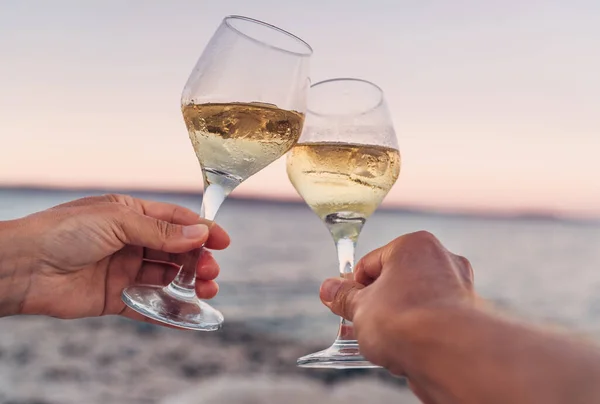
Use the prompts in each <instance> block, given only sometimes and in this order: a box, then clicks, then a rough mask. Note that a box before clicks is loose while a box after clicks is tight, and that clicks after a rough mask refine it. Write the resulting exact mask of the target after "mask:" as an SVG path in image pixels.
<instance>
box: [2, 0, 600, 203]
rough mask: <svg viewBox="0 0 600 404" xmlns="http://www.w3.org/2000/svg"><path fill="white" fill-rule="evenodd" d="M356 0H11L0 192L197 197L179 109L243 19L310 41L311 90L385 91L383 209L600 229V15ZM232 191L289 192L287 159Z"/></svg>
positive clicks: (597, 10)
mask: <svg viewBox="0 0 600 404" xmlns="http://www.w3.org/2000/svg"><path fill="white" fill-rule="evenodd" d="M249 3H252V4H251V5H250V4H249ZM356 3H357V4H356V5H353V4H354V3H353V2H352V1H328V2H320V1H316V0H310V1H309V0H304V1H290V2H289V3H285V4H283V2H272V1H266V0H257V1H253V2H245V1H241V0H240V1H220V2H208V1H170V2H145V1H142V0H137V1H130V2H117V1H96V0H94V1H88V2H85V3H80V2H75V1H64V0H61V1H59V0H57V1H55V2H42V1H37V2H36V1H22V2H16V1H15V2H2V3H0V55H2V56H1V63H0V140H2V147H0V184H8V185H10V184H29V185H59V186H103V187H121V188H127V187H136V188H160V189H176V190H181V189H183V190H200V189H201V173H200V170H199V167H198V164H197V162H196V160H195V157H194V153H193V150H192V148H191V146H190V144H189V140H188V138H187V134H186V130H185V127H184V124H183V121H182V119H181V115H180V112H179V104H178V103H179V97H180V93H181V90H182V86H183V84H184V83H185V81H186V79H187V76H188V74H189V72H190V70H191V68H192V67H193V65H194V63H195V61H196V59H197V57H198V56H199V54H200V53H201V51H202V48H203V47H204V45H205V44H206V42H207V41H208V39H209V38H210V35H211V34H212V32H213V30H214V29H215V27H216V26H217V25H218V23H219V21H220V19H221V18H222V17H223V16H224V15H227V14H232V13H235V14H243V15H248V16H251V17H255V18H260V19H264V20H266V21H268V22H271V23H275V24H277V25H279V26H281V27H282V28H285V29H288V30H291V31H293V32H294V33H296V34H297V35H299V36H301V37H302V38H304V39H305V40H307V41H308V42H309V43H311V45H312V46H313V47H314V49H315V54H314V57H313V60H312V79H313V82H316V81H319V80H323V79H326V78H331V77H336V76H337V77H339V76H355V77H361V78H365V79H368V80H372V81H374V82H376V83H377V84H379V85H380V86H381V87H382V88H383V89H384V91H385V92H386V96H387V99H388V103H389V105H390V109H391V111H392V114H393V119H394V122H395V126H396V130H397V133H398V138H399V143H400V149H401V153H402V156H403V167H402V173H401V175H400V179H399V180H398V183H397V184H396V186H395V187H394V189H393V190H392V191H391V193H390V195H389V196H388V198H387V200H386V203H388V204H411V205H419V206H431V207H435V208H442V209H444V208H451V209H454V208H458V209H493V210H513V209H527V210H536V209H540V210H544V211H556V212H564V213H568V214H575V215H579V214H582V215H600V180H599V179H598V177H599V176H600V159H599V158H597V156H598V155H599V154H600V74H598V72H599V71H600V55H599V53H598V51H597V50H598V49H599V47H600V5H599V4H600V3H598V2H593V1H588V2H586V1H579V2H572V3H571V4H567V2H558V1H544V2H542V1H530V2H526V3H527V4H526V5H523V4H521V3H524V2H519V1H491V0H490V1H487V2H481V1H475V0H473V1H456V2H445V1H437V2H435V1H433V2H413V1H397V2H391V1H384V0H380V1H377V0H372V1H369V2H366V3H365V2H361V4H360V5H359V4H358V2H356ZM559 3H562V4H559ZM325 22H327V23H325ZM236 192H237V193H238V194H240V195H253V196H265V197H272V196H275V197H293V196H295V191H294V190H293V188H292V187H291V185H290V184H289V183H288V180H287V177H286V174H285V168H284V164H283V162H282V161H279V162H278V163H276V164H274V165H273V166H271V167H269V168H268V169H266V170H264V171H263V172H261V173H259V174H257V175H256V176H255V177H254V178H252V179H250V180H249V181H247V183H245V184H243V185H242V186H241V187H240V188H239V190H237V191H236Z"/></svg>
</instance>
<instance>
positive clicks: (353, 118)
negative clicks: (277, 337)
mask: <svg viewBox="0 0 600 404" xmlns="http://www.w3.org/2000/svg"><path fill="white" fill-rule="evenodd" d="M287 173H288V177H289V179H290V181H291V182H292V184H293V185H294V188H296V191H298V193H299V194H300V196H301V197H302V198H303V199H304V201H305V202H306V203H307V204H308V206H310V208H311V209H312V210H313V211H314V212H315V213H316V214H317V215H318V216H319V217H320V218H321V220H322V221H323V222H324V223H325V225H326V226H327V228H328V229H329V232H330V233H331V236H332V237H333V240H334V242H335V245H336V247H337V253H338V259H339V273H340V276H341V277H343V278H346V279H353V267H354V249H355V246H356V241H357V239H358V236H359V234H360V231H361V229H362V227H363V225H364V224H365V221H366V220H367V218H368V217H369V216H370V215H371V214H372V213H373V212H374V211H375V210H376V209H377V208H378V206H379V205H380V204H381V202H382V200H383V198H384V197H385V196H386V195H387V193H388V192H389V190H390V189H391V188H392V186H393V185H394V183H395V182H396V179H397V178H398V175H399V173H400V153H399V151H398V142H397V139H396V134H395V131H394V128H393V124H392V121H391V118H390V115H389V111H388V108H387V104H386V101H385V98H384V95H383V92H382V91H381V89H380V88H379V87H377V86H376V85H375V84H373V83H370V82H368V81H365V80H360V79H346V78H340V79H332V80H326V81H322V82H319V83H316V84H314V85H313V86H312V87H311V89H310V91H309V97H308V110H307V113H306V122H305V125H304V130H303V132H302V136H301V137H300V140H299V142H298V143H297V144H296V145H295V146H294V147H293V148H292V150H291V151H290V152H289V153H288V157H287ZM298 365H299V366H302V367H314V368H346V369H348V368H372V367H377V366H375V365H373V364H372V363H370V362H369V361H367V360H365V359H364V357H362V356H361V354H360V351H359V347H358V343H357V341H356V339H355V337H354V331H353V327H352V324H351V323H350V322H349V321H346V320H345V319H341V322H340V327H339V331H338V335H337V338H336V340H335V342H334V343H333V345H332V346H331V347H329V348H327V349H325V350H323V351H320V352H317V353H313V354H311V355H307V356H304V357H302V358H300V359H298Z"/></svg>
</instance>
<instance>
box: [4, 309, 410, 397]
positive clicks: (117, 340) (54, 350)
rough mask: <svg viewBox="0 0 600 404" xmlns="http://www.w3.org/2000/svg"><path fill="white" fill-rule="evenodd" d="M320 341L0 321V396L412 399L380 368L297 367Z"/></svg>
mask: <svg viewBox="0 0 600 404" xmlns="http://www.w3.org/2000/svg"><path fill="white" fill-rule="evenodd" d="M319 348H323V347H322V346H309V345H303V344H299V343H297V342H294V341H289V340H284V339H281V338H273V337H270V336H268V335H261V334H260V333H256V332H253V331H250V330H249V329H248V328H247V327H245V326H244V325H243V324H240V323H231V322H230V323H226V326H225V327H224V328H223V330H221V331H219V332H217V333H198V332H190V331H178V330H172V329H166V328H163V327H156V326H150V325H147V324H141V323H135V322H132V321H128V320H125V319H121V318H116V317H113V318H99V319H85V320H77V321H61V320H55V319H49V318H38V317H27V318H26V317H14V318H6V319H0V403H6V404H9V403H10V404H17V403H18V404H26V403H27V404H59V403H60V404H62V403H65V404H70V403H86V404H96V403H159V402H161V403H162V402H164V403H168V404H175V403H179V404H196V403H198V404H202V403H208V402H210V403H217V402H219V403H227V404H237V403H240V404H242V403H243V404H245V403H249V404H250V403H271V402H273V403H275V402H281V399H276V397H281V396H287V397H291V396H293V397H296V398H297V399H298V400H300V401H297V402H299V403H300V402H310V400H312V399H311V398H310V397H315V394H316V396H318V397H320V398H319V400H320V403H337V402H339V400H345V402H347V398H348V397H347V396H348V395H350V396H353V397H354V396H357V395H361V394H362V395H364V394H369V397H371V400H370V401H368V402H369V403H378V402H382V403H383V402H388V400H389V399H390V398H391V397H394V402H395V403H398V404H403V403H416V402H417V401H416V400H415V399H414V398H413V397H412V395H411V394H410V393H409V392H408V391H407V389H406V388H405V387H404V386H403V380H401V379H396V378H393V377H391V376H389V375H388V374H387V373H386V372H384V371H381V370H375V371H372V370H371V371H367V370H365V371H362V370H359V371H335V370H331V371H325V370H314V369H313V370H309V369H299V368H297V367H296V366H295V361H296V358H297V357H299V356H301V355H304V354H306V353H309V352H313V351H315V350H317V349H319ZM348 383H349V384H348ZM304 396H306V397H305V398H302V397H304ZM209 397H213V398H212V399H211V400H208V398H209ZM216 397H219V399H218V400H217V398H216ZM252 397H254V398H252ZM377 397H379V398H377ZM313 399H314V398H313ZM206 400H208V401H206ZM304 400H305V401H304ZM379 400H383V401H379ZM295 402H296V401H289V400H287V401H286V403H287V404H292V403H295ZM361 402H364V400H361Z"/></svg>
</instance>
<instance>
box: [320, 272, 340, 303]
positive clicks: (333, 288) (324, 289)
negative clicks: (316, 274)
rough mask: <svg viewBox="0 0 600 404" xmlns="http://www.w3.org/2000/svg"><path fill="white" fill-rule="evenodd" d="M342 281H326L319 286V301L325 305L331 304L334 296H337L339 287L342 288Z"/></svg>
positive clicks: (333, 279) (332, 279)
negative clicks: (321, 300)
mask: <svg viewBox="0 0 600 404" xmlns="http://www.w3.org/2000/svg"><path fill="white" fill-rule="evenodd" d="M342 283H343V281H342V280H341V279H335V278H331V279H327V280H326V281H325V282H323V285H321V299H323V301H324V302H325V303H331V302H333V300H334V299H335V295H336V294H337V292H338V290H339V289H340V287H342Z"/></svg>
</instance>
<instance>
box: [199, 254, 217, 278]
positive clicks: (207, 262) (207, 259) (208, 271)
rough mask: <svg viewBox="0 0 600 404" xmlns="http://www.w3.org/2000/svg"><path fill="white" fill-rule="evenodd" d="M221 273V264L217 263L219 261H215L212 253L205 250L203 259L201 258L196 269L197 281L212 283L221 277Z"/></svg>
mask: <svg viewBox="0 0 600 404" xmlns="http://www.w3.org/2000/svg"><path fill="white" fill-rule="evenodd" d="M220 271H221V270H220V268H219V264H218V263H217V260H215V257H213V255H212V254H211V253H210V251H207V250H204V252H203V253H202V257H200V261H199V262H198V267H197V268H196V279H198V280H203V281H212V280H213V279H215V278H216V277H217V276H219V272H220Z"/></svg>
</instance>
